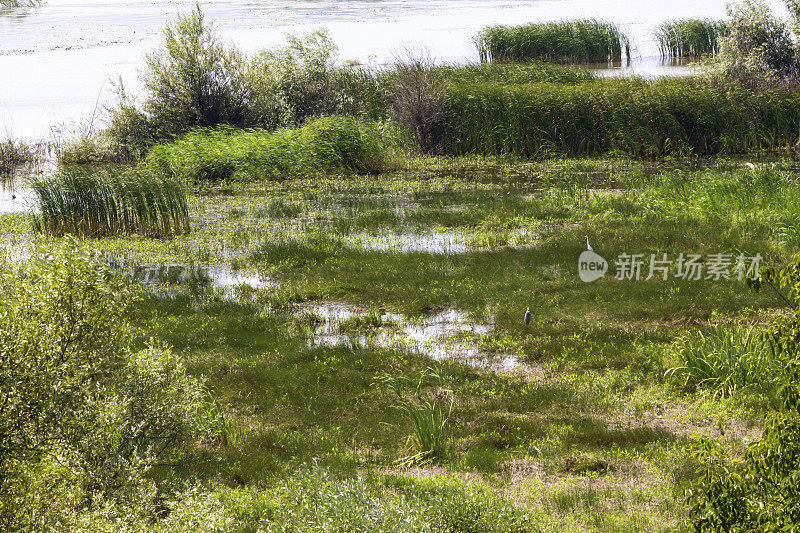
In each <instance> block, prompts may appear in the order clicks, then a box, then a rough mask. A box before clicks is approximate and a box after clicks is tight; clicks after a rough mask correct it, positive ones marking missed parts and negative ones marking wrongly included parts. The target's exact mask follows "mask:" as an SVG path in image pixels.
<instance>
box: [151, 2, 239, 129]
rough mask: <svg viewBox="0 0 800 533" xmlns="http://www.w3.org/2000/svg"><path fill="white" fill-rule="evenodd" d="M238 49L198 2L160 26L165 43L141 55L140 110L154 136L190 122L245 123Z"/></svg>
mask: <svg viewBox="0 0 800 533" xmlns="http://www.w3.org/2000/svg"><path fill="white" fill-rule="evenodd" d="M243 61H244V59H243V57H242V55H241V54H240V53H239V52H238V51H236V50H235V49H233V48H226V47H225V46H224V45H222V44H221V43H220V42H219V40H218V39H217V37H216V35H215V33H214V30H213V28H212V27H211V26H209V25H206V24H205V19H204V16H203V13H202V11H201V10H200V7H199V5H197V6H196V7H195V9H194V11H193V12H192V13H191V14H190V15H186V16H183V15H178V19H177V21H176V22H174V23H173V24H168V25H167V26H166V27H165V28H164V47H163V49H161V50H158V51H156V52H155V53H153V54H150V55H148V56H147V57H146V58H145V65H146V66H145V69H144V71H143V72H142V75H141V78H142V79H141V81H142V85H143V89H144V93H145V95H146V98H145V100H144V112H145V113H146V114H147V115H148V116H150V117H151V121H152V123H153V124H154V125H155V127H156V128H157V132H156V135H157V136H158V138H165V137H167V136H170V135H176V134H180V133H183V132H184V131H186V130H188V129H189V128H192V127H196V126H199V127H211V126H216V125H218V124H234V125H246V124H247V119H248V117H247V93H246V88H245V84H244V82H243V80H242V79H241V76H240V72H241V70H242V64H243Z"/></svg>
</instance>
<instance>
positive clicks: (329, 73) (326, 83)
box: [246, 30, 386, 129]
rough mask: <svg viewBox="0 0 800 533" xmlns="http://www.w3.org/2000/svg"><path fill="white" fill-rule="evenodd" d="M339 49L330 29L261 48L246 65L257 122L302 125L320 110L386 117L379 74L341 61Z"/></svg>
mask: <svg viewBox="0 0 800 533" xmlns="http://www.w3.org/2000/svg"><path fill="white" fill-rule="evenodd" d="M337 57H338V50H337V48H336V45H335V44H334V43H333V41H332V40H331V38H330V35H329V34H328V32H327V31H325V30H318V31H315V32H312V33H309V34H307V35H305V36H303V37H297V36H293V35H288V36H287V44H286V45H285V46H278V47H275V48H272V49H267V50H262V51H261V52H259V53H258V54H256V56H255V57H254V58H253V59H252V61H250V63H249V64H248V66H247V71H246V72H247V74H246V80H247V83H248V87H249V89H250V94H251V98H252V111H253V114H254V117H255V118H254V120H253V123H254V124H257V125H258V126H260V127H262V128H266V129H274V128H277V127H281V126H287V125H300V124H303V123H304V122H305V121H306V120H307V119H309V118H311V117H316V116H320V115H354V116H360V117H362V118H366V119H369V120H379V119H382V118H384V117H385V114H386V104H385V102H384V101H383V92H382V88H381V87H380V84H379V81H378V79H377V77H376V76H375V75H374V74H373V73H372V72H370V71H369V70H367V69H364V68H361V67H359V66H352V67H340V66H338V65H337V62H336V60H337Z"/></svg>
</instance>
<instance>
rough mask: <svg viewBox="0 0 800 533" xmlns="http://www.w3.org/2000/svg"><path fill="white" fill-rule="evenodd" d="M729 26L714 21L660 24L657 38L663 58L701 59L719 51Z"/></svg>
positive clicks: (688, 20) (687, 20)
mask: <svg viewBox="0 0 800 533" xmlns="http://www.w3.org/2000/svg"><path fill="white" fill-rule="evenodd" d="M727 31H728V27H727V24H726V23H725V22H724V21H722V20H714V19H708V18H706V19H691V18H683V19H673V20H667V21H664V22H662V23H661V24H659V26H658V28H656V30H655V38H656V41H658V48H659V50H660V52H661V57H663V58H669V59H674V58H680V57H690V58H695V57H700V56H707V55H714V54H716V53H717V52H718V51H719V41H720V38H721V37H724V36H725V35H726V34H727Z"/></svg>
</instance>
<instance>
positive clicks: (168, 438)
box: [0, 241, 202, 529]
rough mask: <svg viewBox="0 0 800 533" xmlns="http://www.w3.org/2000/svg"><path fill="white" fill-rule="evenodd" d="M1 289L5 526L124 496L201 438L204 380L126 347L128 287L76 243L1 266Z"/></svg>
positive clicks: (163, 358) (0, 445) (163, 354)
mask: <svg viewBox="0 0 800 533" xmlns="http://www.w3.org/2000/svg"><path fill="white" fill-rule="evenodd" d="M0 286H1V287H2V290H0V299H2V302H0V309H2V314H1V315H0V337H2V350H0V377H1V378H2V379H0V405H2V408H3V416H2V417H0V425H1V426H0V439H1V440H0V471H2V472H3V474H2V475H1V476H0V520H2V524H3V526H4V528H6V529H10V528H14V527H31V525H32V523H34V522H36V523H39V527H44V528H46V527H48V526H46V525H45V524H50V525H51V526H52V525H54V524H53V522H52V521H55V522H56V523H57V522H58V521H60V518H59V514H60V513H62V512H66V513H69V512H70V509H73V508H76V507H80V508H84V509H86V508H89V509H91V508H92V507H94V506H95V505H96V504H98V502H101V501H104V500H108V499H109V498H110V499H114V498H125V497H127V496H128V495H130V491H134V492H137V489H138V487H141V486H142V483H143V481H142V480H143V478H142V476H143V475H144V474H145V473H146V472H147V471H149V470H150V469H151V468H152V467H153V466H154V465H155V464H156V462H158V461H162V460H165V459H166V458H167V457H168V456H169V455H174V453H175V450H176V448H177V446H178V445H180V444H183V443H184V442H186V441H187V440H188V439H190V438H193V437H194V436H195V435H198V434H199V433H198V432H199V430H200V428H201V427H202V424H201V420H202V418H201V412H202V402H201V398H202V389H201V388H200V386H199V384H198V383H197V382H196V381H195V380H193V379H191V378H189V377H187V376H186V373H185V370H184V368H183V366H182V363H181V362H180V361H179V360H178V359H177V358H176V356H174V355H172V354H171V353H170V352H169V351H168V350H164V349H157V348H153V347H151V348H147V349H145V350H143V351H139V352H136V351H134V350H132V349H131V338H130V337H131V335H130V328H129V326H128V324H127V322H126V320H125V318H124V316H125V313H126V310H127V308H128V304H129V303H130V300H131V296H132V293H131V291H130V290H128V289H127V287H126V285H125V284H124V282H123V280H122V279H121V278H119V277H117V276H116V275H115V274H113V273H112V272H111V271H109V270H107V269H106V268H104V267H103V266H102V265H100V264H99V263H97V262H96V261H95V260H93V259H92V258H91V257H90V256H88V255H87V254H86V252H85V251H83V250H81V249H80V248H78V246H77V245H76V244H75V243H73V242H69V241H68V242H67V243H66V244H64V245H62V246H60V247H59V248H58V249H57V250H56V251H55V252H54V253H53V254H52V255H51V256H44V257H36V258H34V259H31V260H30V261H29V262H28V263H27V264H25V265H23V266H22V268H21V270H20V269H19V268H17V267H13V266H12V265H11V264H9V263H5V264H4V265H3V268H2V271H0ZM64 487H68V489H67V490H62V489H63V488H64ZM48 495H49V496H48ZM67 495H69V496H67ZM48 498H52V499H51V500H49V501H48ZM26 524H27V525H26Z"/></svg>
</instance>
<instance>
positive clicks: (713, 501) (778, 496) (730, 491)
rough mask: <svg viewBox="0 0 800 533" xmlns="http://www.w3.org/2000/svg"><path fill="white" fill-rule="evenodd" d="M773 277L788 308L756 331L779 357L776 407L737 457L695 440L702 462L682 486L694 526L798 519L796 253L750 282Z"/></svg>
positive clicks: (799, 293)
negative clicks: (758, 435) (761, 330)
mask: <svg viewBox="0 0 800 533" xmlns="http://www.w3.org/2000/svg"><path fill="white" fill-rule="evenodd" d="M776 282H777V284H778V286H779V288H781V289H783V290H785V291H786V292H787V293H788V296H787V297H786V298H787V300H788V301H789V302H790V303H792V304H793V307H794V309H795V312H794V313H793V314H792V315H790V316H782V317H780V318H778V319H777V320H776V321H775V322H774V323H773V324H771V325H770V326H769V327H768V328H767V329H766V330H765V331H764V336H765V339H766V342H767V346H768V348H769V351H770V352H771V355H772V357H773V358H774V359H775V360H779V361H782V362H783V364H781V365H779V366H778V368H777V369H774V370H773V372H774V375H775V378H777V380H778V382H779V383H780V384H781V385H780V391H779V396H780V398H781V402H782V403H781V409H780V410H779V411H778V412H776V413H773V414H771V415H770V416H769V417H768V418H767V421H766V423H765V425H764V431H763V433H762V435H761V439H759V440H756V441H754V442H752V443H750V444H748V445H747V447H746V449H745V451H744V453H743V454H742V456H741V457H740V458H739V457H736V456H735V455H734V454H733V452H732V450H730V449H728V448H726V447H724V446H722V445H720V444H718V443H715V442H713V441H703V442H702V443H701V446H700V448H699V450H698V451H697V453H696V455H697V457H698V459H699V460H700V461H701V462H702V464H703V468H702V470H701V475H700V477H699V478H698V480H697V481H696V482H695V484H694V486H693V487H692V488H691V490H689V491H688V492H687V496H688V500H689V504H690V506H691V509H690V513H689V519H690V522H691V525H692V526H693V528H694V530H695V531H791V530H793V529H794V528H795V526H796V525H797V524H798V523H800V483H798V480H800V314H799V313H798V312H797V304H798V302H800V255H796V256H795V257H794V258H793V259H792V261H791V262H790V263H789V264H788V265H787V266H786V267H784V268H783V269H781V270H780V271H776V270H774V269H762V275H761V277H760V278H759V279H758V280H757V281H756V283H755V285H756V287H757V288H758V287H760V286H762V285H765V284H767V285H768V284H775V283H776ZM773 286H774V285H773Z"/></svg>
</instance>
